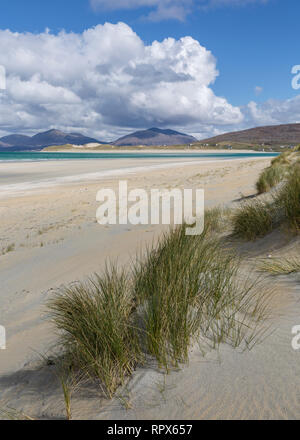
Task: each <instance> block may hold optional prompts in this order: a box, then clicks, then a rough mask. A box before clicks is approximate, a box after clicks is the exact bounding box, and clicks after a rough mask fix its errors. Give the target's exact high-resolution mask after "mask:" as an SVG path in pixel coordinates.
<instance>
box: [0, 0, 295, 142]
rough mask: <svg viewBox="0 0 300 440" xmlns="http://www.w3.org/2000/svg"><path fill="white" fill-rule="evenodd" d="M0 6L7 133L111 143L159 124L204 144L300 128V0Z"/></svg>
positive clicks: (2, 115)
mask: <svg viewBox="0 0 300 440" xmlns="http://www.w3.org/2000/svg"><path fill="white" fill-rule="evenodd" d="M0 8H1V9H0V136H4V135H6V134H11V133H23V134H35V133H36V132H38V131H44V130H48V129H50V128H57V129H61V130H63V131H69V132H81V133H84V134H86V135H89V136H93V137H96V138H97V139H99V140H103V141H109V140H113V139H115V138H117V137H119V136H122V135H124V134H126V133H129V132H131V131H134V130H139V129H144V128H149V127H154V126H155V127H160V128H173V129H177V130H179V131H183V132H186V133H190V134H193V135H195V136H196V137H197V138H199V139H203V138H206V137H209V136H212V135H216V134H219V133H223V132H227V131H233V130H240V129H244V128H249V127H254V126H258V125H272V124H280V123H293V122H300V91H299V89H295V88H293V87H292V80H293V78H294V83H293V84H294V85H295V84H296V85H297V78H295V73H297V72H298V70H297V68H294V69H295V70H294V74H292V68H293V66H297V65H298V66H299V65H300V53H299V45H300V44H299V43H300V37H299V33H298V29H299V16H300V2H299V1H298V0H51V1H48V0H43V1H42V2H41V1H40V0H26V2H25V1H24V0H1V4H0ZM4 69H5V72H6V84H5V85H6V87H5V89H4V86H3V83H4V82H3V78H2V81H1V72H3V71H4ZM299 72H300V67H299ZM2 75H3V74H2ZM1 84H2V86H1ZM299 84H300V80H299Z"/></svg>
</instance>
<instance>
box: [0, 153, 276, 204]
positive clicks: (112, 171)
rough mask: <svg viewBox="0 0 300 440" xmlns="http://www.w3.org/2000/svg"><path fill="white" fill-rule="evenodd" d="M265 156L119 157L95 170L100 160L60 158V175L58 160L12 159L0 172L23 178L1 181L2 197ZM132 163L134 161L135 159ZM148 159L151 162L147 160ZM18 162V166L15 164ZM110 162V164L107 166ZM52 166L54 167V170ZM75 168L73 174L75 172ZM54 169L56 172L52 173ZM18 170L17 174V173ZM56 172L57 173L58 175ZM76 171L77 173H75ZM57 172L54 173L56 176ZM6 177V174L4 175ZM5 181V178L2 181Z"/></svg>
mask: <svg viewBox="0 0 300 440" xmlns="http://www.w3.org/2000/svg"><path fill="white" fill-rule="evenodd" d="M263 159H266V160H268V158H266V157H265V156H263V157H257V156H255V157H246V158H232V157H229V158H224V157H222V158H215V159H213V160H211V159H206V158H203V159H201V160H195V159H194V158H193V159H192V158H191V160H190V161H184V162H182V161H181V159H180V158H170V159H166V158H164V160H165V161H166V162H165V163H161V162H158V159H156V158H155V159H150V158H149V159H143V162H145V163H144V164H143V165H142V166H140V165H139V163H138V161H140V160H141V159H137V160H135V165H134V166H127V165H129V160H127V159H119V160H118V159H117V163H116V159H115V160H112V161H111V163H109V164H108V163H104V164H101V166H102V168H103V169H102V170H101V171H96V169H97V168H98V163H97V159H95V160H93V159H90V160H89V162H88V163H87V162H86V161H85V160H82V161H81V160H80V159H78V160H76V161H72V160H66V161H63V165H62V163H61V161H59V160H58V161H57V162H58V163H59V166H60V168H61V173H60V175H59V174H58V171H57V168H58V167H55V164H56V161H55V160H54V161H50V162H48V161H45V162H41V163H39V162H37V161H32V162H9V163H5V165H4V164H3V163H0V173H1V171H2V172H3V173H4V172H6V173H7V174H8V175H9V172H11V173H12V174H13V178H15V174H16V170H18V173H19V174H20V175H21V179H23V181H21V182H18V183H13V182H10V181H9V176H8V177H6V180H8V182H7V183H2V184H0V199H3V198H6V197H14V196H18V195H21V194H24V195H25V194H28V193H31V192H42V191H43V190H48V189H51V188H55V187H63V186H67V185H76V184H89V183H93V182H95V181H99V180H100V181H101V180H104V181H105V180H107V179H110V178H117V177H121V176H122V177H123V178H125V177H128V176H131V175H135V174H139V173H144V172H146V173H149V172H152V171H156V170H168V169H174V168H178V167H187V166H199V167H201V166H206V165H212V164H220V163H221V164H223V165H225V164H226V163H233V162H237V163H239V162H243V161H245V160H248V161H256V160H258V161H259V160H263ZM125 160H126V161H127V162H126V163H125V167H122V166H121V165H123V164H124V161H125ZM131 162H134V160H132V161H131ZM148 162H149V163H148ZM16 164H17V167H16ZM105 165H107V166H105ZM113 165H117V166H118V167H117V168H113ZM91 166H93V168H94V170H93V172H88V171H89V168H90V167H91ZM37 167H38V176H37V178H36V179H35V180H27V179H25V180H24V177H23V176H25V174H26V173H27V174H29V175H30V173H31V176H32V177H33V178H34V177H35V174H34V173H35V172H36V169H37ZM53 167H55V169H54V170H53ZM73 170H74V173H73ZM53 171H54V172H53ZM14 173H15V174H14ZM55 173H56V175H55ZM66 173H70V174H69V175H65V174H66ZM75 173H76V174H75ZM53 174H54V175H53ZM4 178H5V176H4ZM2 181H3V180H2Z"/></svg>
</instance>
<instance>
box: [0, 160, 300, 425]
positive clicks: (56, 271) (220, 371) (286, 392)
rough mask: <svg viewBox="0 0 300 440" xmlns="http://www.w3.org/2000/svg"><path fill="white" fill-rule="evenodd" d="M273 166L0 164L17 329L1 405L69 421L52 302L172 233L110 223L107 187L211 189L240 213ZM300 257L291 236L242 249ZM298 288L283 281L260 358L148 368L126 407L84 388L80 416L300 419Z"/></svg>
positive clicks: (4, 242)
mask: <svg viewBox="0 0 300 440" xmlns="http://www.w3.org/2000/svg"><path fill="white" fill-rule="evenodd" d="M269 163H270V159H267V158H253V159H249V158H247V159H243V160H240V159H238V160H236V159H235V160H228V161H222V160H207V161H204V160H203V161H201V160H196V159H190V160H188V159H186V158H185V159H172V160H171V159H170V160H168V163H163V164H162V163H161V161H160V160H159V159H138V160H135V161H133V160H132V159H122V161H121V160H120V161H119V160H117V161H116V160H111V161H110V160H109V159H107V160H106V161H105V164H102V163H101V165H99V161H97V160H95V161H94V160H89V161H80V160H78V161H47V162H36V163H34V162H29V163H22V164H16V163H6V164H4V163H0V175H1V185H0V214H1V224H0V280H1V281H0V282H1V292H0V324H1V325H3V326H5V327H6V331H7V349H6V350H2V351H1V350H0V408H4V407H6V406H9V407H11V408H14V409H16V410H17V411H20V412H23V413H25V414H28V415H29V416H30V417H33V418H63V417H64V404H63V396H62V391H61V388H60V385H59V383H58V380H57V378H56V377H55V376H54V375H53V370H52V367H51V366H49V365H48V366H41V357H42V356H45V355H47V354H48V353H49V352H50V350H51V347H52V346H53V345H55V341H56V336H55V333H54V330H53V328H52V327H51V325H50V324H49V322H48V319H47V314H46V311H45V302H46V300H47V298H49V296H50V295H51V292H53V289H55V288H57V287H59V286H60V285H62V284H65V283H71V282H73V281H76V280H82V279H85V278H86V277H88V276H90V275H91V274H93V273H94V272H99V271H101V269H102V268H103V267H104V265H105V262H106V260H107V259H113V260H115V259H117V260H118V262H119V263H120V264H124V265H127V264H129V263H130V260H131V258H132V257H134V255H135V254H136V253H137V252H139V251H140V250H141V249H144V247H145V245H146V244H147V243H148V244H149V243H151V242H153V240H155V238H156V237H158V235H159V234H160V233H161V231H162V229H163V227H162V226H135V227H134V226H130V225H126V226H111V227H102V226H100V225H99V224H97V222H96V209H97V207H98V203H97V202H96V193H97V191H98V190H99V189H101V188H103V187H107V188H112V189H116V188H117V185H118V181H119V179H121V178H122V179H126V180H127V181H128V187H129V189H130V188H143V189H146V190H150V189H151V188H153V187H155V188H167V189H169V188H182V189H183V188H203V189H204V190H205V203H206V207H213V206H217V205H221V206H235V205H236V204H237V203H238V202H239V201H240V200H241V199H242V198H243V197H248V196H251V195H253V194H255V181H256V180H257V177H258V176H259V174H260V172H261V171H262V170H263V169H264V168H265V167H266V166H268V165H269ZM116 170H118V171H116ZM297 249H299V242H298V241H296V240H294V241H292V242H291V241H290V240H289V239H287V238H286V236H285V235H284V234H282V235H279V236H278V235H276V236H275V235H273V236H272V234H271V236H268V237H266V239H263V240H261V241H260V242H259V244H256V245H253V244H247V245H243V246H241V247H240V251H241V253H243V254H246V255H247V258H248V259H249V264H250V263H251V264H253V263H254V262H255V260H256V259H257V258H258V257H266V256H268V255H269V254H272V255H273V254H274V255H275V254H276V255H277V254H278V255H281V254H282V253H283V254H284V253H286V252H290V251H291V250H292V251H295V250H296V251H297ZM1 250H2V255H1ZM298 281H299V280H298ZM298 281H297V279H296V278H295V277H281V278H280V280H279V281H278V283H277V287H276V289H277V291H278V292H279V293H280V295H276V298H274V304H273V308H274V310H273V311H274V315H273V317H272V319H271V321H270V336H269V337H268V338H266V339H265V340H264V341H263V342H262V343H261V344H259V345H257V346H255V347H254V348H253V350H252V351H248V352H244V353H241V352H239V351H238V350H233V349H231V348H229V347H227V346H221V349H220V350H219V351H218V352H217V351H211V352H209V353H207V355H206V356H205V357H203V355H202V354H201V352H200V351H199V350H198V349H197V347H195V348H194V349H193V352H192V354H191V359H190V363H189V365H187V366H183V367H182V369H180V370H178V371H172V372H171V374H169V375H168V376H165V374H164V373H162V372H161V371H159V370H157V368H156V367H155V366H152V367H151V366H149V367H147V368H141V369H138V370H137V371H136V372H135V373H134V375H133V377H132V378H131V380H130V381H129V382H128V384H127V385H126V387H125V388H124V389H123V390H121V391H120V393H121V394H120V395H123V394H125V395H126V399H128V401H130V407H129V408H128V409H126V408H125V407H124V404H123V403H122V399H120V398H119V397H118V396H117V397H115V398H114V399H113V400H112V401H111V402H109V401H105V400H103V399H100V398H99V395H98V394H97V393H95V392H94V391H92V390H84V391H83V392H81V393H79V394H78V395H75V396H74V413H73V416H74V418H86V419H111V420H112V419H276V418H280V419H286V418H289V419H297V418H299V417H300V399H299V396H300V386H299V353H298V352H296V351H294V350H293V349H292V347H291V338H292V336H291V328H292V326H294V325H297V324H298V325H299V324H300V303H299V294H300V288H299V282H298ZM273 282H274V281H273Z"/></svg>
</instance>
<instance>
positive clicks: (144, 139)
mask: <svg viewBox="0 0 300 440" xmlns="http://www.w3.org/2000/svg"><path fill="white" fill-rule="evenodd" d="M194 142H197V139H196V138H194V137H193V136H189V135H187V134H184V133H179V132H178V131H174V130H161V129H159V128H149V129H148V130H143V131H136V132H135V133H131V134H129V135H127V136H123V137H121V138H120V139H118V140H116V141H115V142H113V144H114V145H118V146H135V145H146V146H149V145H150V146H151V145H184V144H191V143H194Z"/></svg>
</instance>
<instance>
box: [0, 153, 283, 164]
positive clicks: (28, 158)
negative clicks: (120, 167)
mask: <svg viewBox="0 0 300 440" xmlns="http://www.w3.org/2000/svg"><path fill="white" fill-rule="evenodd" d="M278 154H279V153H250V152H249V153H248V152H245V153H234V152H228V153H207V152H205V153H202V152H187V153H184V152H178V153H177V152H176V153H174V152H172V153H168V152H163V153H161V152H158V153H152V152H151V153H147V152H130V153H125V152H124V153H123V152H118V153H115V152H113V153H109V152H108V153H106V152H105V153H39V152H0V162H7V161H9V162H35V161H44V160H78V159H80V160H82V159H87V160H88V159H131V158H132V159H139V158H141V159H147V158H149V159H159V158H167V159H178V158H179V159H180V158H198V159H199V158H210V159H243V158H248V157H249V158H250V157H276V156H278Z"/></svg>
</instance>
